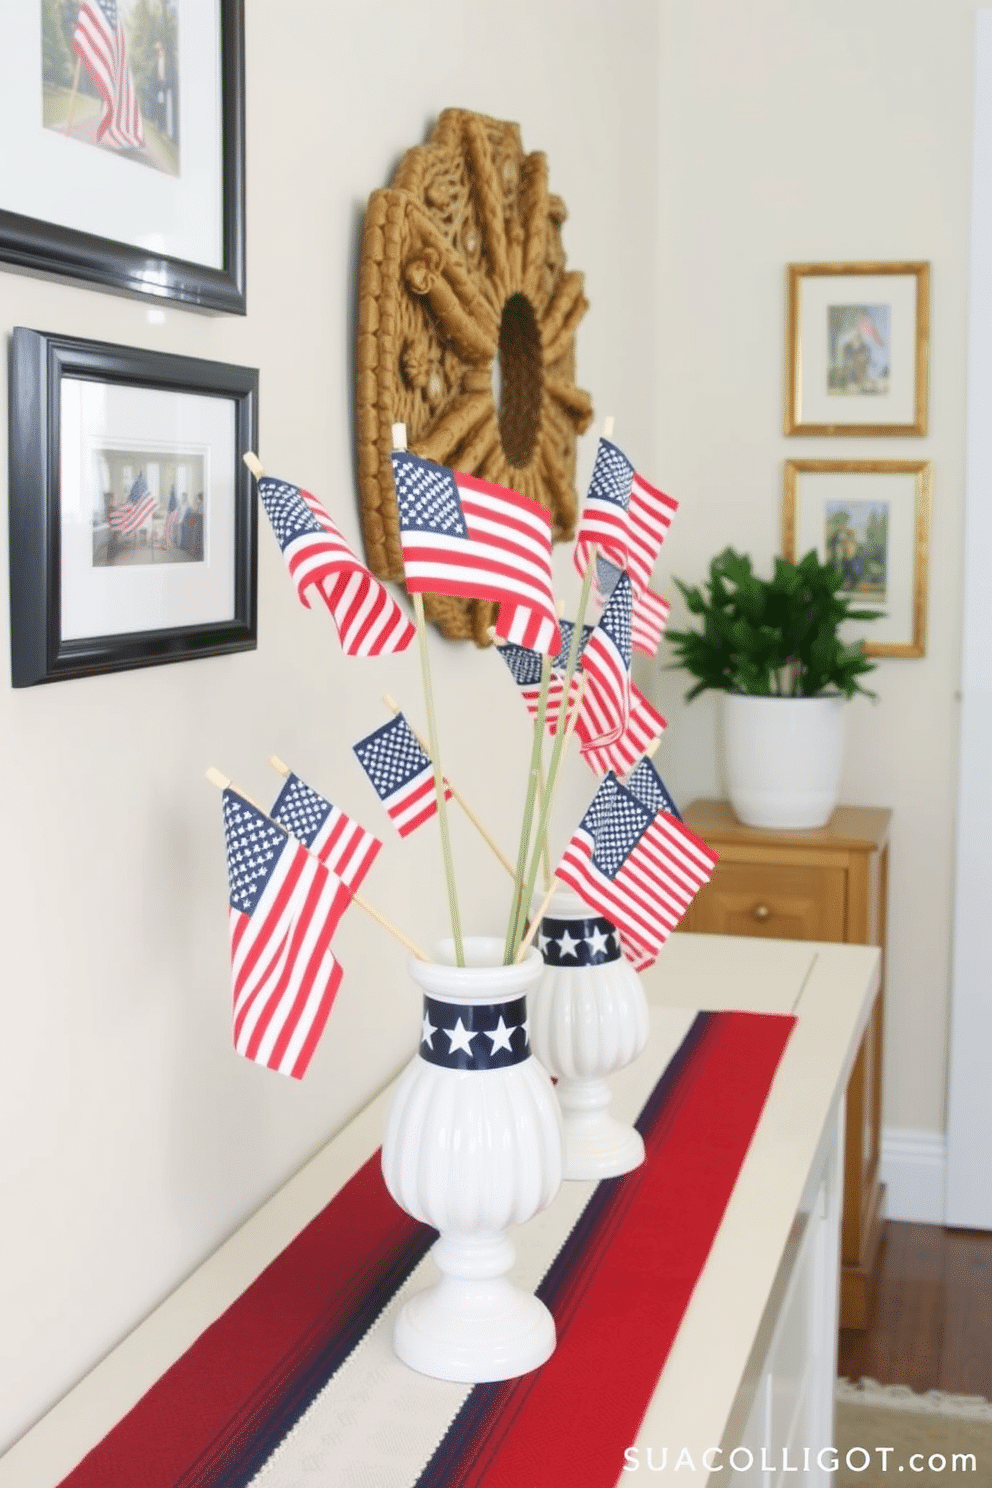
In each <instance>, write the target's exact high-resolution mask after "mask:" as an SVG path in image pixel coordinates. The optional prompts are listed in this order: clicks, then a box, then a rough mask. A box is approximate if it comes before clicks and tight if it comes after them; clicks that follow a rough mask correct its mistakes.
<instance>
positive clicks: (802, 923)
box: [682, 846, 847, 940]
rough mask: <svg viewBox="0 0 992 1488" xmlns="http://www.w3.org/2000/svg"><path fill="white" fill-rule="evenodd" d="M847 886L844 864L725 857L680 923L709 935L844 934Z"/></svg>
mask: <svg viewBox="0 0 992 1488" xmlns="http://www.w3.org/2000/svg"><path fill="white" fill-rule="evenodd" d="M717 851H719V846H718V847H717ZM846 892H847V874H846V872H845V870H844V869H843V868H830V867H810V866H803V865H800V864H794V865H793V864H790V865H783V864H778V863H731V862H723V863H720V864H719V865H718V866H717V869H716V872H715V873H714V875H713V878H712V880H711V881H710V883H708V884H707V885H706V886H705V888H703V889H701V890H700V892H699V894H698V895H697V896H696V898H695V900H694V901H693V904H692V906H691V908H690V910H689V913H688V914H687V915H686V917H685V919H684V920H683V922H682V926H683V929H685V930H695V931H701V932H704V933H708V934H711V935H769V936H775V937H777V938H778V939H781V940H844V938H845V926H844V905H845V898H846Z"/></svg>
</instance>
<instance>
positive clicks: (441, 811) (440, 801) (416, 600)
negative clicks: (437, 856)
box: [413, 593, 465, 966]
mask: <svg viewBox="0 0 992 1488" xmlns="http://www.w3.org/2000/svg"><path fill="white" fill-rule="evenodd" d="M413 615H414V620H415V621H416V626H417V640H418V642H419V646H420V670H421V674H422V676H423V680H424V705H425V707H426V709H427V738H428V741H429V747H428V750H427V753H428V754H429V755H430V757H431V763H432V764H433V766H434V793H435V795H436V796H437V821H438V826H439V828H440V831H441V856H442V858H443V860H444V877H445V882H446V884H447V887H448V908H449V910H450V913H451V938H452V940H453V941H454V943H455V964H456V965H457V966H464V965H465V949H464V946H463V945H462V926H461V919H460V916H459V914H458V891H457V889H456V887H455V864H454V859H453V857H452V855H451V837H450V835H449V832H448V803H447V801H446V799H445V790H444V772H443V770H442V769H441V751H440V749H439V747H438V742H437V719H436V718H435V716H434V687H433V684H432V682H431V659H430V648H429V647H428V644H427V619H426V617H425V615H424V596H423V595H422V594H420V593H417V594H414V596H413Z"/></svg>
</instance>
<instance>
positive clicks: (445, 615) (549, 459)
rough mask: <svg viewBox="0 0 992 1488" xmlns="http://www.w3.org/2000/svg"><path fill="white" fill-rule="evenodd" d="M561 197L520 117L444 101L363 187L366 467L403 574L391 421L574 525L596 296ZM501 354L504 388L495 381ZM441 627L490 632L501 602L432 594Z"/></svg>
mask: <svg viewBox="0 0 992 1488" xmlns="http://www.w3.org/2000/svg"><path fill="white" fill-rule="evenodd" d="M565 217H566V211H565V205H564V203H563V202H562V200H561V198H560V197H557V196H553V195H552V194H551V193H550V192H549V191H548V166H547V160H546V159H545V157H544V155H543V154H540V153H534V154H531V155H525V154H524V151H523V145H522V143H521V139H520V129H519V126H518V125H516V124H511V123H504V122H501V121H499V120H497V119H488V118H486V117H484V116H483V115H481V114H473V113H469V112H468V111H466V110H464V109H446V110H445V111H444V113H443V114H442V115H441V116H440V118H439V119H438V122H437V124H436V126H435V128H434V130H433V132H432V133H431V136H430V138H429V140H428V141H427V143H426V144H425V145H418V146H417V147H416V148H415V149H412V150H409V151H407V153H406V155H404V157H403V159H402V161H401V162H400V165H399V168H398V169H397V171H396V174H395V176H394V178H393V183H392V185H391V186H389V187H386V188H385V189H383V190H380V191H374V192H373V193H372V195H371V197H370V198H369V205H368V213H367V215H366V219H365V234H364V240H363V245H362V265H361V279H360V284H359V310H358V358H357V360H358V390H357V409H358V420H357V423H358V470H359V482H360V488H361V502H362V521H363V526H364V531H365V542H366V548H367V554H368V559H369V564H370V566H371V568H372V569H373V570H374V571H375V572H376V573H377V574H378V575H379V576H380V578H384V579H393V580H399V581H402V579H403V555H402V550H401V547H400V536H399V521H398V516H397V511H396V495H395V491H394V489H393V477H392V470H391V467H390V460H389V455H390V450H391V448H392V432H391V431H392V425H393V424H394V423H399V422H403V423H405V424H406V426H407V442H408V446H409V448H410V449H411V450H413V451H414V453H415V454H418V455H421V456H423V457H424V458H425V459H429V460H436V461H438V462H439V463H440V464H442V465H448V466H451V467H453V468H455V469H458V470H465V471H467V472H469V473H470V474H472V475H479V476H482V477H484V478H485V479H487V480H492V481H496V482H497V483H498V484H500V485H503V486H510V487H512V488H513V489H514V490H517V491H522V492H524V493H525V494H526V495H528V496H532V497H533V498H534V499H535V500H537V501H540V502H541V504H542V505H543V506H545V507H547V509H548V510H549V511H550V512H551V513H552V517H553V520H554V529H555V540H556V541H565V540H567V539H568V538H570V537H571V536H572V535H573V533H574V526H575V518H576V498H575V442H576V436H577V435H578V434H581V433H582V432H583V431H584V430H585V429H586V428H588V426H589V423H590V421H591V420H592V416H593V410H592V402H591V400H590V398H589V395H588V394H587V393H584V392H582V390H581V389H579V388H577V387H576V386H575V381H574V378H575V331H576V327H577V326H578V324H579V321H580V320H581V319H582V317H583V315H584V314H585V312H586V310H587V309H588V303H587V301H586V299H585V296H584V294H583V278H582V275H581V274H578V273H575V272H570V271H568V270H567V269H566V267H565V250H564V248H563V247H562V240H561V227H562V223H563V222H564V221H565ZM494 363H495V364H496V376H497V379H498V391H494V381H493V379H494ZM425 608H426V611H427V614H428V615H429V616H430V618H431V619H432V620H434V621H435V622H436V623H437V624H438V626H439V627H440V629H441V630H442V631H443V632H444V634H445V635H447V636H450V637H452V638H453V639H473V640H475V642H476V643H477V644H478V645H486V644H488V641H487V638H486V631H487V629H488V627H489V626H490V625H492V624H493V622H494V620H495V606H494V605H493V604H491V603H489V602H488V601H483V600H465V599H455V598H448V597H442V596H438V595H427V596H425Z"/></svg>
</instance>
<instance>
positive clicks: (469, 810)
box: [382, 692, 513, 878]
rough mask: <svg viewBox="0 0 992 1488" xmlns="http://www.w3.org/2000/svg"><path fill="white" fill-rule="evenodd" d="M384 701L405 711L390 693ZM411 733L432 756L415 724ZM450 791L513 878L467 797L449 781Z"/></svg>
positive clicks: (394, 711)
mask: <svg viewBox="0 0 992 1488" xmlns="http://www.w3.org/2000/svg"><path fill="white" fill-rule="evenodd" d="M382 700H383V702H384V703H385V705H386V707H387V708H389V709H391V711H392V712H393V713H402V712H403V709H402V708H401V707H400V705H399V703H398V702H397V701H396V699H395V698H392V697H390V695H389V693H388V692H386V693H383V698H382ZM407 722H408V723H410V720H409V719H407ZM410 732H411V733H412V734H413V737H414V738H415V739H416V741H417V743H418V744H419V745H420V747H421V749H422V750H423V751H424V753H425V754H430V750H429V748H428V747H427V740H426V739H424V738H423V737H422V735H420V734H418V732H417V730H416V729H415V728H414V727H413V724H410ZM448 789H449V790H450V792H451V794H452V796H453V797H454V799H455V800H456V801H457V802H458V804H459V806H460V807H461V808H462V810H463V811H464V813H465V815H466V816H467V817H468V819H469V821H470V822H471V823H472V825H473V827H474V828H475V830H476V831H477V832H478V834H479V836H480V837H481V838H482V840H483V841H484V842H485V844H486V846H487V847H489V848H490V849H491V850H492V852H493V853H494V854H495V855H496V857H497V858H498V859H499V861H500V862H501V863H502V865H503V867H504V868H505V869H506V871H507V873H508V874H509V875H510V877H511V878H512V877H513V864H512V863H511V862H510V860H509V858H508V857H507V856H506V854H505V853H504V852H503V851H502V850H501V848H500V846H499V844H498V843H497V842H496V841H495V840H494V838H493V837H492V835H491V834H490V832H489V831H488V830H487V828H486V825H485V823H484V822H482V821H480V820H479V818H478V817H477V816H476V814H475V812H474V811H473V810H472V808H471V806H470V805H469V804H468V802H467V801H466V799H465V797H464V796H463V795H462V793H461V791H460V790H458V788H457V786H454V785H452V783H451V781H450V780H449V781H448Z"/></svg>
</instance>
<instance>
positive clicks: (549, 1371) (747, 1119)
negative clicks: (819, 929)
mask: <svg viewBox="0 0 992 1488" xmlns="http://www.w3.org/2000/svg"><path fill="white" fill-rule="evenodd" d="M795 1022H796V1020H795V1018H792V1017H784V1016H782V1015H779V1014H756V1013H722V1014H719V1015H717V1016H716V1017H714V1018H712V1019H711V1020H710V1023H709V1026H708V1027H707V1029H706V1031H705V1034H704V1036H703V1038H702V1039H701V1040H700V1043H699V1045H698V1046H697V1048H696V1050H695V1052H694V1056H693V1058H692V1059H690V1060H688V1061H687V1062H686V1063H685V1065H684V1066H683V1068H682V1070H681V1071H680V1075H679V1078H678V1080H677V1081H676V1083H675V1085H674V1088H673V1089H672V1090H671V1091H670V1093H669V1098H668V1099H667V1101H666V1103H665V1105H664V1108H663V1110H662V1112H661V1115H660V1119H659V1120H658V1121H657V1123H656V1124H655V1126H654V1127H653V1128H649V1129H648V1130H647V1131H646V1132H645V1146H646V1150H647V1160H646V1162H645V1164H644V1166H643V1167H641V1168H638V1169H636V1170H635V1171H634V1172H633V1173H630V1174H628V1175H627V1176H626V1177H624V1178H621V1179H617V1180H614V1181H615V1183H616V1190H615V1193H614V1195H613V1196H612V1197H613V1202H614V1205H615V1209H614V1214H613V1216H612V1220H613V1222H612V1223H604V1225H603V1226H602V1228H601V1229H600V1230H599V1232H598V1233H597V1236H596V1241H595V1243H594V1244H592V1245H590V1246H588V1247H586V1248H585V1250H584V1251H583V1253H582V1256H581V1258H580V1260H579V1262H578V1264H577V1265H576V1266H575V1267H574V1268H573V1270H572V1271H571V1272H570V1273H569V1276H568V1280H567V1283H566V1285H565V1287H564V1289H563V1291H562V1293H561V1294H560V1295H559V1296H558V1297H557V1298H556V1299H554V1300H553V1301H552V1310H553V1312H554V1315H555V1325H556V1328H557V1332H558V1347H557V1348H556V1350H555V1352H554V1354H553V1355H552V1356H551V1358H550V1359H549V1360H548V1362H547V1364H545V1365H544V1366H543V1367H542V1368H541V1369H539V1370H538V1371H536V1373H533V1374H529V1375H524V1377H523V1378H522V1379H519V1380H514V1381H512V1382H510V1383H509V1384H508V1385H506V1386H505V1387H503V1388H502V1389H501V1390H500V1392H499V1395H498V1399H497V1401H496V1402H494V1408H493V1410H492V1411H491V1412H489V1413H487V1416H486V1419H485V1422H484V1424H483V1426H482V1429H481V1430H480V1431H479V1432H478V1433H477V1435H476V1436H475V1437H474V1438H473V1440H472V1441H471V1442H468V1443H466V1444H465V1448H464V1450H463V1452H462V1453H461V1458H460V1460H459V1461H455V1462H452V1461H445V1464H444V1476H443V1482H444V1484H445V1488H522V1485H524V1484H531V1483H534V1482H536V1479H535V1476H534V1473H535V1464H544V1465H546V1466H549V1467H552V1468H553V1472H552V1476H553V1480H554V1482H555V1483H556V1484H557V1483H560V1484H568V1485H569V1488H613V1485H614V1484H615V1483H616V1482H617V1479H618V1478H619V1477H620V1474H621V1471H622V1469H623V1465H624V1456H623V1453H624V1448H625V1447H627V1446H630V1444H631V1443H632V1442H633V1441H634V1440H635V1438H636V1436H637V1432H638V1429H639V1427H640V1424H641V1421H642V1419H643V1417H644V1413H645V1411H646V1410H647V1407H648V1403H649V1402H650V1399H651V1396H652V1394H653V1393H654V1389H655V1386H656V1384H657V1382H658V1378H659V1376H660V1374H661V1371H662V1368H663V1367H664V1363H665V1360H666V1359H667V1357H668V1354H669V1351H670V1349H671V1346H672V1344H673V1342H674V1341H675V1336H676V1334H677V1332H678V1330H679V1325H680V1324H681V1322H682V1317H683V1315H684V1313H685V1310H686V1308H687V1307H688V1305H689V1300H690V1298H691V1296H692V1293H693V1290H694V1288H695V1285H696V1282H697V1280H698V1279H699V1276H700V1273H701V1272H702V1269H703V1266H704V1265H705V1263H706V1258H707V1256H708V1255H709V1252H710V1248H711V1246H712V1244H713V1240H714V1238H715V1236H716V1232H717V1230H718V1229H719V1227H720V1222H721V1220H722V1219H723V1213H724V1210H725V1209H726V1207H727V1203H728V1201H729V1199H730V1195H731V1193H732V1192H733V1189H734V1185H735V1183H736V1181H737V1175H738V1173H739V1172H740V1169H741V1164H742V1163H743V1161H744V1158H745V1156H746V1154H747V1150H748V1147H749V1146H750V1143H751V1138H752V1136H753V1135H754V1130H755V1127H756V1126H757V1124H758V1119H759V1117H760V1115H761V1112H762V1109H763V1107H764V1104H765V1100H766V1098H767V1095H768V1091H769V1088H770V1087H771V1083H772V1080H773V1078H774V1075H775V1071H776V1069H777V1068H778V1063H779V1060H780V1059H781V1057H782V1054H783V1052H784V1050H785V1046H786V1044H787V1042H788V1040H789V1036H790V1034H791V1033H792V1030H793V1028H794V1026H795ZM563 1402H566V1403H567V1409H566V1410H563V1409H562V1403H563ZM541 1470H542V1471H543V1469H541ZM422 1481H426V1482H431V1481H440V1480H439V1479H432V1477H431V1470H430V1469H428V1471H427V1472H426V1473H425V1474H424V1475H423V1479H422ZM548 1481H549V1482H550V1481H551V1479H550V1478H549V1479H548Z"/></svg>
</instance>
